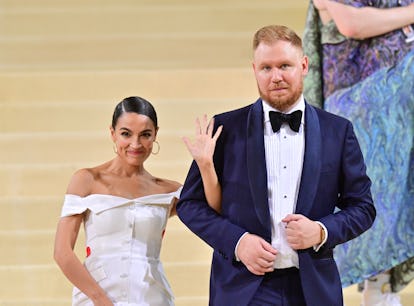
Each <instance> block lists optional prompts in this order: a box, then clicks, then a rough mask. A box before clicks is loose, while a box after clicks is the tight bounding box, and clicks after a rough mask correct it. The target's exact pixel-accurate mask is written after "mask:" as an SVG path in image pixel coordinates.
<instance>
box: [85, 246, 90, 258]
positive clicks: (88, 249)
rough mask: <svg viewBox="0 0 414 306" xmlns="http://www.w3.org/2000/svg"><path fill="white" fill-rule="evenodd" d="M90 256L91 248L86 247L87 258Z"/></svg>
mask: <svg viewBox="0 0 414 306" xmlns="http://www.w3.org/2000/svg"><path fill="white" fill-rule="evenodd" d="M89 255H91V248H90V247H88V246H87V247H86V257H89Z"/></svg>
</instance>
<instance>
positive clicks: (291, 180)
mask: <svg viewBox="0 0 414 306" xmlns="http://www.w3.org/2000/svg"><path fill="white" fill-rule="evenodd" d="M262 103H263V111H264V144H265V154H266V169H267V184H268V185H267V188H268V202H269V210H270V218H271V226H272V246H273V247H274V248H275V249H276V250H278V252H279V253H278V255H277V256H276V260H275V265H274V267H275V268H276V269H284V268H289V267H297V268H299V258H298V254H297V252H296V251H295V250H293V249H292V248H291V247H290V246H289V244H288V243H287V241H286V235H285V226H286V224H285V223H283V222H282V221H281V220H282V219H283V218H285V217H286V215H288V214H293V213H294V212H295V209H296V201H297V198H298V193H299V186H300V179H301V176H302V166H303V157H304V152H305V129H304V125H305V101H304V99H303V96H301V97H300V99H299V100H298V101H297V102H296V104H295V105H294V106H293V108H292V109H290V110H289V111H288V112H287V113H292V112H294V111H296V110H300V111H302V119H301V124H300V128H299V132H294V131H292V130H291V129H290V127H289V125H288V124H287V123H283V124H282V126H281V128H280V130H279V131H278V132H276V133H274V132H273V130H272V126H271V123H270V120H269V111H278V110H277V109H273V108H272V107H271V106H270V105H268V104H267V103H266V102H262Z"/></svg>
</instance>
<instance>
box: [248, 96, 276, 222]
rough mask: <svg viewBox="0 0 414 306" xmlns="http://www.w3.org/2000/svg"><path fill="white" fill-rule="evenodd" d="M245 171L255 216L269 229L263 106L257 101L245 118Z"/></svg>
mask: <svg viewBox="0 0 414 306" xmlns="http://www.w3.org/2000/svg"><path fill="white" fill-rule="evenodd" d="M246 156H247V171H248V180H249V185H250V190H251V192H252V197H253V201H254V203H253V204H254V207H255V210H256V213H257V216H258V218H259V220H260V222H261V223H262V225H263V226H264V227H265V228H268V229H270V213H269V204H268V199H267V174H266V158H265V151H264V136H263V106H262V101H261V100H260V99H259V100H258V101H256V103H254V104H253V105H252V108H251V109H250V112H249V115H248V118H247V153H246Z"/></svg>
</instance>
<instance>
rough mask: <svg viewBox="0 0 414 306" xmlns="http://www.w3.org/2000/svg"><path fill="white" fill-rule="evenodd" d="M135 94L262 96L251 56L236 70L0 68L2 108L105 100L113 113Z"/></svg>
mask: <svg viewBox="0 0 414 306" xmlns="http://www.w3.org/2000/svg"><path fill="white" fill-rule="evenodd" d="M136 95H138V96H142V97H144V98H146V99H148V100H149V101H151V102H153V103H154V104H155V105H158V103H161V104H163V103H168V101H177V100H184V101H187V102H188V103H189V104H188V107H189V108H191V107H192V103H191V101H193V100H194V101H203V100H216V99H217V100H221V101H229V103H237V104H240V105H244V104H247V103H250V101H251V100H253V99H256V98H257V87H256V82H255V79H254V75H253V70H252V68H251V62H250V60H249V61H246V64H245V65H244V67H243V68H237V69H213V68H212V69H197V68H194V69H187V70H186V69H175V70H122V69H119V70H115V71H111V70H106V71H93V70H90V71H43V72H13V73H11V72H10V73H5V72H0V98H1V100H0V107H4V106H5V105H10V104H12V105H16V107H19V106H18V105H22V107H25V106H26V105H27V104H32V105H37V104H39V105H40V106H39V107H41V105H48V104H54V105H55V107H58V105H59V104H60V103H63V104H65V103H66V104H71V103H73V104H76V105H85V104H91V105H97V108H96V112H100V111H101V110H100V108H99V107H98V106H99V104H100V103H102V105H103V110H104V111H109V110H111V112H112V109H113V107H115V105H116V103H118V102H119V101H120V100H122V99H123V98H125V97H128V96H136ZM197 107H199V105H197ZM86 110H87V109H86ZM16 115H17V114H16ZM0 116H3V114H2V113H0ZM177 121H178V120H177ZM0 122H1V121H0ZM28 123H30V122H27V123H22V125H25V124H28ZM105 125H106V121H105Z"/></svg>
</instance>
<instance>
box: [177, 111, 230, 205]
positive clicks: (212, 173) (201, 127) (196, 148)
mask: <svg viewBox="0 0 414 306" xmlns="http://www.w3.org/2000/svg"><path fill="white" fill-rule="evenodd" d="M213 127H214V118H213V119H211V120H210V122H208V120H207V116H206V115H204V116H203V118H202V120H201V122H200V119H199V118H197V119H196V139H195V141H194V142H191V141H190V140H189V139H188V138H187V137H183V141H184V143H185V145H186V146H187V149H188V151H189V152H190V153H191V155H192V157H193V158H194V160H195V161H196V163H197V166H198V168H199V169H200V173H201V178H202V180H203V186H204V191H205V195H206V199H207V202H208V204H209V205H210V206H211V207H212V208H213V209H214V210H215V211H217V212H218V213H220V211H221V186H220V184H219V181H218V178H217V173H216V170H215V168H214V163H213V154H214V149H215V147H216V141H217V139H218V137H219V136H220V134H221V131H222V128H223V127H222V126H220V127H218V129H217V131H216V133H215V134H214V135H213Z"/></svg>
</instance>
